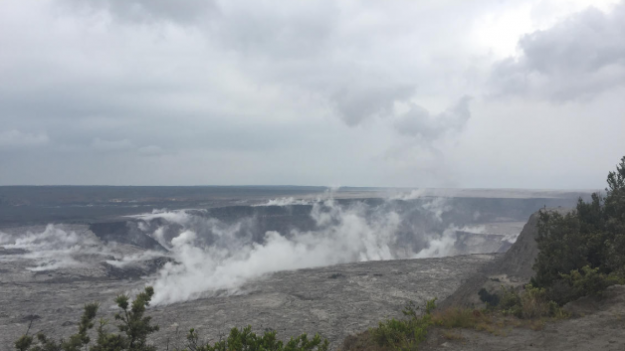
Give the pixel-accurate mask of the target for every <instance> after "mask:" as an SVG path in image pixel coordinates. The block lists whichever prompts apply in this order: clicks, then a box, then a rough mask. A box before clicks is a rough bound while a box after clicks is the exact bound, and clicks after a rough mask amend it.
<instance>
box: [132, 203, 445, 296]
mask: <svg viewBox="0 0 625 351" xmlns="http://www.w3.org/2000/svg"><path fill="white" fill-rule="evenodd" d="M278 203H280V204H286V203H289V204H290V203H292V201H291V200H290V199H284V200H283V201H274V202H271V204H278ZM422 208H423V209H424V210H426V211H429V212H430V214H431V216H433V217H434V218H436V220H438V221H440V219H441V215H442V213H443V212H444V211H446V210H447V209H448V207H447V205H446V203H445V200H443V199H432V201H428V202H425V205H423V207H422ZM367 209H368V208H367V206H365V205H362V204H360V205H358V204H356V205H351V206H340V205H339V204H337V202H336V201H334V200H325V201H318V202H315V203H314V205H313V207H312V210H311V213H310V216H311V218H312V219H313V220H314V223H315V228H316V229H315V230H313V231H306V232H299V231H295V230H294V231H291V232H290V233H277V232H274V231H269V232H267V233H265V235H264V238H263V240H262V241H261V242H260V243H258V242H253V241H251V240H250V238H249V237H247V236H245V235H243V236H242V235H241V232H242V227H241V226H242V224H241V223H236V224H232V225H228V224H225V223H223V222H220V221H218V220H215V219H213V218H202V217H198V216H193V215H190V214H188V213H184V212H165V213H152V214H149V215H145V216H142V217H141V218H142V219H146V220H147V219H155V218H161V219H166V220H167V221H168V222H170V223H176V224H178V225H181V226H182V229H181V230H180V231H179V234H178V235H177V236H175V237H173V238H172V239H171V240H170V242H169V243H168V245H167V247H170V248H171V252H172V254H173V256H174V259H175V260H176V263H167V264H166V265H165V266H164V267H163V268H162V269H161V271H160V272H159V273H158V276H157V277H156V278H155V279H154V281H153V282H151V284H152V285H153V286H154V288H155V291H156V295H155V297H154V303H155V304H169V303H173V302H178V301H185V300H190V299H195V298H198V297H201V296H204V295H207V294H211V293H214V292H215V291H224V290H225V291H226V292H227V293H237V292H238V291H239V289H240V288H241V287H242V286H243V284H244V283H246V282H248V281H250V280H251V279H254V278H258V277H260V276H262V275H264V274H267V273H272V272H276V271H280V270H292V269H300V268H310V267H319V266H327V265H333V264H339V263H347V262H359V261H372V260H391V259H401V258H420V257H439V256H447V255H450V254H453V253H454V243H455V236H454V230H455V229H456V228H455V227H454V228H449V229H448V230H446V231H445V233H443V235H442V236H441V235H438V234H437V235H434V234H429V233H415V235H421V236H426V235H432V236H435V237H436V239H433V240H432V241H430V245H429V247H427V248H425V249H423V250H421V251H420V252H413V250H412V249H411V248H408V247H406V245H399V244H398V243H397V239H398V230H399V228H400V225H401V221H402V218H401V216H400V214H398V213H396V212H395V211H392V210H388V211H385V212H383V213H381V214H371V213H367ZM196 228H202V229H203V230H204V231H206V230H208V231H209V232H211V233H213V234H215V235H216V238H214V242H213V243H211V244H210V245H209V244H206V242H205V241H204V240H202V238H200V236H199V235H198V233H197V232H196ZM164 232H165V230H164V228H163V227H159V228H158V229H156V230H155V231H154V232H153V234H152V236H153V237H156V238H157V239H158V240H159V241H161V240H164ZM243 232H244V231H243Z"/></svg>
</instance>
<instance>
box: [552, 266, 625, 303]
mask: <svg viewBox="0 0 625 351" xmlns="http://www.w3.org/2000/svg"><path fill="white" fill-rule="evenodd" d="M562 279H563V280H564V281H565V282H566V283H567V284H568V286H569V287H570V288H571V296H572V298H579V297H582V296H601V295H602V294H603V292H604V291H605V290H606V289H607V288H608V287H609V286H611V285H614V284H623V283H624V281H623V278H622V277H618V276H617V275H616V274H614V273H611V274H608V275H606V274H603V273H599V268H590V266H584V267H583V268H582V269H581V270H578V269H576V270H574V271H571V273H570V274H562Z"/></svg>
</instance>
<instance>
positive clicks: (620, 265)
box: [532, 157, 625, 305]
mask: <svg viewBox="0 0 625 351" xmlns="http://www.w3.org/2000/svg"><path fill="white" fill-rule="evenodd" d="M616 168H617V169H616V171H615V172H610V173H609V174H608V177H607V183H608V187H607V188H606V197H605V198H603V197H602V196H600V195H599V194H592V200H591V202H589V203H586V202H584V201H583V200H582V199H579V201H578V203H577V207H576V209H575V211H572V212H570V213H567V214H565V215H562V214H560V213H557V212H554V211H541V213H540V218H539V222H538V234H537V236H536V242H537V245H538V249H539V253H538V257H537V258H536V262H535V264H534V270H535V272H536V274H535V276H534V278H533V279H532V285H533V286H535V287H540V288H545V289H546V294H547V296H548V297H549V298H551V299H553V300H554V301H556V302H558V304H560V305H562V304H564V303H566V302H568V301H571V300H573V299H576V298H579V297H580V296H586V295H597V294H599V293H600V292H601V291H603V290H605V289H606V288H607V287H608V286H609V285H611V284H614V283H617V282H618V281H620V278H622V277H624V276H625V254H623V253H624V252H625V157H623V158H622V159H621V162H620V163H619V165H617V167H616Z"/></svg>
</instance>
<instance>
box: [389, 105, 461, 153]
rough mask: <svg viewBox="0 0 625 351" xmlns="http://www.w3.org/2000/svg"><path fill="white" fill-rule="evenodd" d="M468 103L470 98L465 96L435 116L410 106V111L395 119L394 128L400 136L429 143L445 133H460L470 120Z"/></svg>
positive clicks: (421, 108) (417, 106)
mask: <svg viewBox="0 0 625 351" xmlns="http://www.w3.org/2000/svg"><path fill="white" fill-rule="evenodd" d="M470 101H471V98H470V97H468V96H465V97H463V98H461V99H460V101H458V102H457V103H456V104H455V105H454V106H452V107H450V108H449V109H447V110H446V111H444V112H441V113H439V114H436V115H432V114H430V112H428V110H426V109H424V108H423V107H421V106H419V105H416V104H412V105H411V106H410V109H409V110H408V111H407V112H406V113H404V114H403V115H401V116H400V117H399V118H398V119H397V121H396V122H395V124H394V127H395V129H396V130H397V132H398V133H400V134H403V135H407V136H412V137H418V138H420V139H421V140H422V141H426V142H431V141H432V140H436V139H438V138H440V137H442V136H444V135H445V134H447V133H450V132H460V131H462V129H463V128H464V126H465V125H466V124H467V122H468V121H469V118H471V111H470V110H469V102H470Z"/></svg>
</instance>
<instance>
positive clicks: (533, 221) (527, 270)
mask: <svg viewBox="0 0 625 351" xmlns="http://www.w3.org/2000/svg"><path fill="white" fill-rule="evenodd" d="M550 211H558V212H561V213H563V214H564V213H566V212H568V211H570V209H565V208H557V209H550ZM538 218H539V213H538V212H536V213H534V214H532V215H531V216H530V217H529V219H528V221H527V223H526V224H525V226H524V227H523V230H522V231H521V233H520V234H519V236H518V237H517V240H516V242H515V243H514V244H513V245H512V246H511V247H510V248H509V249H508V251H507V252H506V253H505V254H504V255H502V256H500V257H498V258H497V259H495V260H494V261H493V262H491V263H489V264H487V265H484V266H483V267H482V268H481V269H480V270H479V271H478V272H477V273H476V274H474V275H473V276H471V277H470V278H469V279H468V280H467V281H465V282H464V283H463V284H462V285H461V286H460V287H459V288H458V290H456V291H455V292H454V293H453V294H451V295H450V296H449V297H448V298H447V299H446V300H445V301H443V302H442V303H441V304H440V306H442V307H448V306H467V307H470V306H482V305H483V303H482V302H481V301H480V299H479V296H478V294H477V292H478V291H479V290H480V289H482V288H484V289H486V290H488V291H489V292H491V293H492V292H495V291H497V290H499V289H501V286H509V287H521V286H523V285H525V284H527V283H528V282H529V281H530V279H531V278H532V276H533V275H534V270H533V269H532V267H533V265H534V261H535V260H536V257H537V256H538V247H537V245H536V235H537V232H538V227H537V225H538Z"/></svg>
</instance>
